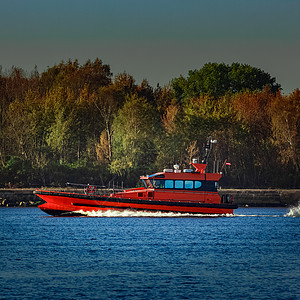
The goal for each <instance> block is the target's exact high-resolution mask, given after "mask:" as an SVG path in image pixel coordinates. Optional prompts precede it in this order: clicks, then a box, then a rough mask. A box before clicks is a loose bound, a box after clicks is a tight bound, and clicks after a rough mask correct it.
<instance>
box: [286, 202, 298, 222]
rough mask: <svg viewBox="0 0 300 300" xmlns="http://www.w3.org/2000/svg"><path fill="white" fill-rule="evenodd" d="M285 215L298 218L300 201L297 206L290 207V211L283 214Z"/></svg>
mask: <svg viewBox="0 0 300 300" xmlns="http://www.w3.org/2000/svg"><path fill="white" fill-rule="evenodd" d="M284 216H285V217H293V218H299V217H300V202H299V203H298V206H294V207H291V208H290V211H289V212H288V213H286V214H285V215H284Z"/></svg>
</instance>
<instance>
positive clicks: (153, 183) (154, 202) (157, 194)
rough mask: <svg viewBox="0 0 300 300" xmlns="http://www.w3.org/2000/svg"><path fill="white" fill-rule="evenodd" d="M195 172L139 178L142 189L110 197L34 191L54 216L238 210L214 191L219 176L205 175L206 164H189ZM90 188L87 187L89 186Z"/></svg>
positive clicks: (92, 191) (169, 172)
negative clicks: (105, 212)
mask: <svg viewBox="0 0 300 300" xmlns="http://www.w3.org/2000/svg"><path fill="white" fill-rule="evenodd" d="M192 165H193V167H194V169H185V170H182V171H181V170H179V166H178V165H175V166H174V169H165V170H164V171H163V172H159V173H155V174H153V175H147V176H141V177H140V179H141V180H142V181H143V183H144V185H145V186H144V187H141V188H132V189H127V190H124V191H122V192H117V193H112V194H110V195H98V194H96V191H95V189H94V187H92V189H88V191H87V192H86V193H67V192H55V191H43V190H36V191H35V194H36V195H38V196H39V197H40V198H42V199H43V200H44V201H46V203H45V204H42V205H40V206H39V208H40V209H41V210H43V211H44V212H46V213H48V214H50V215H55V216H63V215H80V214H83V212H89V211H99V210H100V211H105V210H128V209H129V210H135V211H153V212H156V211H161V212H179V213H197V214H232V213H233V209H235V208H237V205H234V204H233V202H232V197H231V196H230V195H226V196H222V198H221V197H220V195H219V194H218V192H217V183H218V181H219V180H220V178H221V176H222V175H221V174H220V173H205V168H206V163H203V164H200V163H197V162H194V163H192ZM89 187H90V186H89Z"/></svg>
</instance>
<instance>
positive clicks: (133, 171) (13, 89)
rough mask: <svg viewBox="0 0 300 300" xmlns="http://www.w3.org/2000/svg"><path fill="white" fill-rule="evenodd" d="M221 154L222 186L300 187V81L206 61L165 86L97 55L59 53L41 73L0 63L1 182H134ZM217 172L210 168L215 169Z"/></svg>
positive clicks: (213, 161) (216, 161) (215, 162)
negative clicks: (208, 145)
mask: <svg viewBox="0 0 300 300" xmlns="http://www.w3.org/2000/svg"><path fill="white" fill-rule="evenodd" d="M208 136H213V138H214V139H217V140H218V143H217V145H216V147H214V149H213V151H212V155H211V158H210V161H209V165H208V169H209V168H211V166H214V167H215V169H218V167H220V165H222V164H223V162H224V160H225V159H228V160H229V161H230V162H231V164H232V166H231V168H230V169H225V170H223V175H224V176H223V178H222V181H221V184H222V186H223V187H226V186H227V187H242V188H246V187H286V188H290V187H298V188H299V182H300V90H299V89H297V90H295V91H294V92H292V93H291V94H290V95H282V94H281V92H280V85H279V84H278V83H276V81H275V78H273V77H271V76H270V75H269V74H268V73H265V72H264V71H262V70H260V69H258V68H254V67H251V66H249V65H241V64H239V63H233V64H232V65H230V66H229V65H225V64H217V63H208V64H206V65H204V67H203V68H202V69H200V70H194V71H190V72H189V75H188V77H187V78H184V77H183V76H180V77H178V78H175V79H173V80H172V81H171V83H170V84H169V85H167V86H164V87H160V86H157V87H155V88H153V87H151V86H150V85H149V83H148V81H147V80H143V81H142V82H141V83H140V84H137V83H136V81H135V79H134V78H133V76H131V75H129V74H127V73H125V72H124V73H121V74H117V75H116V76H114V77H113V74H112V73H111V70H110V66H109V65H107V64H104V63H103V62H102V61H101V60H100V59H96V60H94V61H89V60H88V61H87V62H85V63H84V64H83V65H80V64H79V62H78V61H77V60H75V61H71V60H69V61H68V62H61V63H60V64H58V65H55V66H53V67H49V68H48V69H47V70H46V71H45V72H43V73H42V74H39V73H38V71H37V68H35V69H34V70H33V71H32V72H31V73H30V74H26V72H25V71H24V70H22V69H21V68H18V67H13V68H12V69H11V70H10V71H7V72H6V73H5V74H4V73H3V72H2V71H1V67H0V187H7V186H21V187H24V186H40V185H48V186H51V185H52V186H57V185H61V186H63V185H64V184H65V183H66V182H68V181H69V182H78V183H94V184H101V185H103V184H105V183H107V182H109V181H114V182H116V181H118V182H121V181H123V182H124V184H125V185H126V186H133V185H135V184H136V183H137V182H138V179H139V175H142V174H151V173H152V172H155V171H160V170H162V169H164V168H170V167H172V166H173V165H174V164H175V163H178V164H180V165H181V166H182V168H189V167H190V166H189V165H190V162H191V159H192V158H195V157H198V158H199V157H201V156H203V150H202V145H203V143H205V141H206V138H207V137H208ZM209 170H210V171H212V169H209Z"/></svg>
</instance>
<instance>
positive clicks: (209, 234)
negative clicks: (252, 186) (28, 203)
mask: <svg viewBox="0 0 300 300" xmlns="http://www.w3.org/2000/svg"><path fill="white" fill-rule="evenodd" d="M94 215H95V216H96V217H51V216H48V215H46V214H45V213H43V212H42V211H40V210H39V209H38V208H0V299H300V218H299V207H298V208H295V209H294V210H289V209H288V208H239V209H237V210H235V214H234V216H223V217H214V216H211V217H201V216H197V217H191V216H188V215H187V216H185V217H179V216H178V215H172V214H155V215H150V216H149V214H144V215H143V213H133V214H132V213H131V214H128V213H123V214H122V213H118V214H116V213H111V214H110V213H106V214H105V215H101V214H100V215H96V214H94ZM151 216H153V217H151ZM297 216H298V217H297Z"/></svg>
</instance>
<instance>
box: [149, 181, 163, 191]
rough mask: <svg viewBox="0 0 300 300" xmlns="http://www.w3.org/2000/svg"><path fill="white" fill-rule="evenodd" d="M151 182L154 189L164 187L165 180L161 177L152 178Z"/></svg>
mask: <svg viewBox="0 0 300 300" xmlns="http://www.w3.org/2000/svg"><path fill="white" fill-rule="evenodd" d="M151 182H152V185H153V187H154V188H155V189H164V188H165V181H164V180H162V179H152V180H151Z"/></svg>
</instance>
